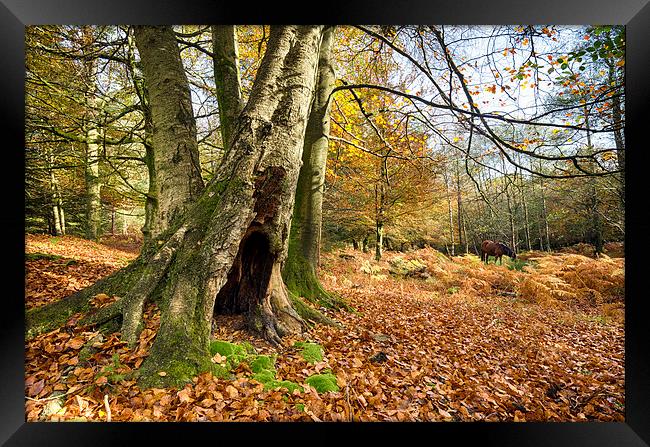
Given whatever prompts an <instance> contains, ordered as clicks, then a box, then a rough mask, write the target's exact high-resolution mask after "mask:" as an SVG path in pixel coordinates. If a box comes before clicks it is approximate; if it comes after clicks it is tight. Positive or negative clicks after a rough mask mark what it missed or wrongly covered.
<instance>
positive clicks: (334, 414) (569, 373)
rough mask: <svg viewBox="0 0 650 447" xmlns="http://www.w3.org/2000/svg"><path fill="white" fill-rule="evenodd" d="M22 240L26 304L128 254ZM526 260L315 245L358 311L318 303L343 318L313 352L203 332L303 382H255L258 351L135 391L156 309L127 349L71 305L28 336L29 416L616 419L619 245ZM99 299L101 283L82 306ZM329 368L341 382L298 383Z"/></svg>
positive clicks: (620, 335)
mask: <svg viewBox="0 0 650 447" xmlns="http://www.w3.org/2000/svg"><path fill="white" fill-rule="evenodd" d="M27 253H28V255H27V256H28V257H27V275H28V276H27V278H28V281H27V288H26V290H25V295H26V300H27V301H26V305H27V306H28V307H33V306H36V305H39V304H45V303H47V302H48V301H50V300H56V299H59V298H61V297H62V296H65V295H66V294H68V293H70V292H72V291H74V290H77V289H80V288H82V287H84V286H86V285H88V284H90V283H92V282H94V281H96V280H97V279H99V276H102V275H106V274H108V273H110V272H111V271H113V270H115V269H116V268H119V267H120V266H123V265H125V264H126V263H127V262H128V260H130V259H132V258H133V257H134V256H135V254H134V253H133V252H132V251H131V252H124V251H120V250H117V249H112V248H109V247H107V246H104V245H100V244H97V243H94V242H90V241H85V240H82V239H77V238H74V237H70V236H64V237H61V238H52V237H48V236H36V235H29V236H28V237H27ZM37 254H38V255H37ZM45 255H50V256H60V258H57V259H53V258H49V259H48V257H47V256H45ZM522 256H524V255H522ZM30 259H31V260H30ZM396 259H398V261H395V260H396ZM399 259H403V260H404V261H402V262H400V261H399ZM411 259H414V260H416V261H415V262H416V265H418V266H421V265H425V266H426V272H429V273H427V274H430V275H431V277H430V278H436V279H437V280H436V281H431V280H430V278H429V279H426V278H424V277H423V276H422V272H423V271H422V270H421V269H420V272H419V273H418V274H417V275H415V276H412V277H405V276H403V275H401V274H399V273H398V272H406V271H408V269H402V270H399V269H398V270H396V269H395V266H403V265H404V263H408V261H409V260H411ZM72 260H74V262H71V261H72ZM533 260H535V261H536V264H534V261H533ZM526 262H527V265H526V266H524V267H523V270H516V269H513V270H510V269H509V268H508V266H507V265H504V266H497V265H494V264H489V265H488V266H481V265H480V261H479V259H478V257H476V256H472V255H468V256H459V257H454V258H453V259H449V258H447V257H446V256H444V255H442V254H441V253H440V252H437V251H435V250H433V249H420V250H416V251H412V252H408V253H405V254H402V253H388V254H387V255H386V257H385V259H384V260H382V261H381V262H379V263H378V262H375V261H374V259H373V257H372V255H371V254H365V253H362V252H361V251H354V250H350V249H348V250H345V251H334V252H331V253H326V254H324V256H323V270H324V271H326V272H327V273H325V274H323V275H322V279H323V284H324V285H325V287H327V288H328V290H332V291H335V292H336V293H339V294H340V295H341V296H344V297H345V300H346V302H347V303H349V304H350V305H351V306H352V307H353V308H354V310H355V311H354V312H347V311H339V312H334V311H328V315H329V316H330V317H332V318H333V319H334V320H336V321H337V322H338V323H339V324H340V325H341V326H340V327H333V326H328V325H322V324H317V325H315V326H314V327H313V328H312V329H311V330H310V332H309V335H308V337H307V340H308V341H310V342H312V343H316V344H318V345H319V346H320V347H322V350H323V351H322V358H320V357H319V356H318V355H317V356H316V357H317V358H316V359H312V361H311V363H310V362H309V361H307V360H305V358H303V356H302V355H301V349H298V348H296V347H294V346H293V345H294V343H295V342H296V341H303V340H298V339H295V340H294V339H292V338H289V339H286V340H285V341H284V343H283V345H282V346H280V347H273V346H272V345H270V344H269V343H267V342H266V341H265V340H264V339H261V338H259V337H254V336H251V335H250V334H249V333H248V332H247V331H245V330H244V328H243V324H242V320H241V318H240V317H236V316H235V317H221V318H222V321H220V324H219V325H218V326H217V327H216V329H215V331H214V332H213V334H212V338H213V339H214V340H223V341H228V342H231V343H234V344H242V343H245V342H248V343H250V344H251V345H252V346H254V347H255V350H256V352H257V354H259V355H262V356H264V355H266V356H275V365H274V367H275V376H276V378H277V379H278V380H285V381H291V382H293V384H294V385H296V386H300V387H303V388H305V389H304V390H302V391H301V390H295V391H293V392H289V390H288V389H286V388H282V387H278V388H269V389H265V384H264V383H262V382H259V381H258V380H255V379H253V378H252V377H253V376H254V373H253V371H252V370H251V363H252V361H251V360H250V359H252V360H255V358H257V357H255V356H252V357H250V358H249V360H243V361H242V363H239V364H238V365H237V366H234V365H232V366H233V367H232V370H231V371H230V374H231V375H232V377H229V378H218V377H214V376H213V375H211V374H202V375H200V376H199V377H198V378H196V379H195V380H194V381H193V382H192V383H190V384H188V385H186V386H184V387H183V388H181V389H167V388H153V389H149V390H142V389H140V388H139V387H138V386H137V384H136V383H135V381H134V380H129V379H127V378H126V377H127V376H128V374H129V373H130V372H132V371H133V370H134V369H135V368H137V366H138V365H139V363H141V362H142V357H143V355H145V353H146V351H147V349H148V348H149V347H150V344H151V342H152V338H153V336H154V334H155V330H156V326H157V325H158V324H159V318H160V313H159V311H157V310H156V309H155V307H154V306H151V307H150V308H148V309H147V310H146V311H145V329H144V330H143V331H142V333H141V335H140V338H139V341H138V344H137V345H136V347H135V348H129V347H128V346H127V345H126V344H125V343H124V342H121V341H120V340H119V338H118V337H116V336H114V335H109V336H103V335H100V332H99V331H96V330H93V329H92V328H89V327H84V326H79V325H78V324H77V321H78V319H79V318H78V316H77V315H75V316H73V317H72V318H71V320H70V321H69V323H68V324H66V325H65V326H64V327H62V328H61V329H58V330H55V331H53V332H49V333H46V334H43V335H40V336H38V337H36V338H34V339H33V340H32V341H30V342H29V343H28V345H27V351H26V382H25V395H26V396H27V398H28V400H27V404H26V418H27V420H28V421H39V420H49V421H65V420H69V421H80V420H83V421H106V420H107V418H110V419H111V420H113V421H321V420H322V421H353V420H354V421H476V420H486V421H589V420H600V421H622V420H623V418H624V410H625V396H624V377H625V376H624V367H625V355H624V326H623V315H624V312H623V300H622V297H623V268H624V260H623V258H610V257H608V256H607V255H604V256H601V258H600V259H593V258H589V257H586V256H583V255H580V254H566V253H551V254H549V253H539V252H532V253H530V254H528V256H527V261H526ZM506 264H507V263H506ZM391 269H392V270H393V272H394V273H392V274H391V273H390V270H391ZM581 271H588V272H590V273H589V274H587V275H578V274H577V273H578V272H581ZM424 276H426V275H424ZM576 281H577V282H578V283H576ZM582 281H585V284H582ZM550 284H554V285H555V287H554V288H550V289H547V287H548V285H550ZM557 284H562V285H563V287H557ZM562 288H564V289H565V290H566V291H563V290H562ZM571 291H576V292H571ZM110 301H112V298H111V297H108V296H97V297H95V300H94V304H93V305H94V306H96V307H102V306H105V305H106V304H107V303H109V302H110ZM228 320H230V321H228ZM215 357H216V358H213V361H222V362H224V364H225V363H226V362H228V361H229V360H231V359H228V356H223V357H222V356H220V354H216V355H215ZM224 357H225V360H224ZM307 358H309V359H311V357H307ZM247 362H248V363H247ZM327 370H329V371H331V374H333V375H334V376H335V383H336V385H337V388H338V389H337V390H336V391H323V390H322V389H321V391H320V392H318V391H316V389H314V388H312V387H309V388H307V386H305V385H306V382H305V381H306V379H307V378H308V377H310V376H314V375H317V374H323V371H327ZM289 386H291V385H289ZM317 386H318V387H320V386H321V385H317ZM57 394H58V395H60V396H61V397H59V398H56V397H55V398H52V397H51V396H57ZM104 396H107V398H106V402H105V398H104ZM109 413H110V416H108V414H109Z"/></svg>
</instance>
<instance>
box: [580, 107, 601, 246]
mask: <svg viewBox="0 0 650 447" xmlns="http://www.w3.org/2000/svg"><path fill="white" fill-rule="evenodd" d="M583 112H584V117H585V128H586V129H587V149H588V150H589V152H591V151H592V150H593V146H592V142H591V129H590V126H589V112H588V110H587V108H586V107H584V108H583ZM589 192H590V197H589V208H590V212H591V225H592V230H591V233H592V242H593V244H594V248H595V250H596V255H599V254H600V253H602V252H603V228H602V222H601V219H600V214H599V212H598V206H599V202H600V201H599V200H598V188H597V178H596V177H594V176H592V177H589Z"/></svg>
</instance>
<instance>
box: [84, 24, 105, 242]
mask: <svg viewBox="0 0 650 447" xmlns="http://www.w3.org/2000/svg"><path fill="white" fill-rule="evenodd" d="M93 41H94V36H93V30H92V27H90V26H84V27H82V43H83V49H84V50H83V51H92V48H91V46H92V42H93ZM82 79H83V84H84V87H83V90H84V101H85V103H86V105H87V106H88V107H87V112H86V113H85V116H84V120H83V121H84V122H83V125H82V128H83V133H84V142H85V149H86V159H85V171H86V172H85V180H86V238H87V239H91V240H97V239H98V238H99V236H100V235H101V234H100V233H101V223H102V214H101V211H102V209H101V197H100V194H101V187H102V185H101V179H100V177H99V159H100V151H99V148H100V146H99V144H100V142H101V140H100V138H101V133H102V129H100V126H99V118H100V117H99V111H100V110H101V108H102V107H103V103H104V101H102V100H101V99H98V95H97V59H95V58H92V57H91V58H88V59H87V60H84V61H83V78H82Z"/></svg>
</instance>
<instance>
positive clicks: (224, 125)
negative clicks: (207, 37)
mask: <svg viewBox="0 0 650 447" xmlns="http://www.w3.org/2000/svg"><path fill="white" fill-rule="evenodd" d="M212 52H213V54H214V59H213V64H214V83H215V85H216V93H217V102H218V103H219V121H220V127H221V138H222V141H223V148H224V151H228V149H229V147H230V143H231V140H232V138H233V131H234V126H235V121H236V120H237V117H238V116H239V114H240V113H241V111H242V109H243V108H244V104H243V101H242V97H241V79H240V75H239V50H238V45H237V28H236V27H235V26H233V25H212Z"/></svg>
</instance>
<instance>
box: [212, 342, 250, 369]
mask: <svg viewBox="0 0 650 447" xmlns="http://www.w3.org/2000/svg"><path fill="white" fill-rule="evenodd" d="M215 354H221V355H222V356H224V357H226V358H227V359H228V363H229V365H230V367H231V368H236V367H237V366H238V365H239V364H240V363H241V362H243V361H245V360H247V359H248V358H249V357H250V356H251V355H253V354H255V348H254V347H253V346H252V345H251V344H250V343H240V344H235V343H230V342H228V341H223V340H214V341H212V342H210V355H213V356H214V355H215Z"/></svg>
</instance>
